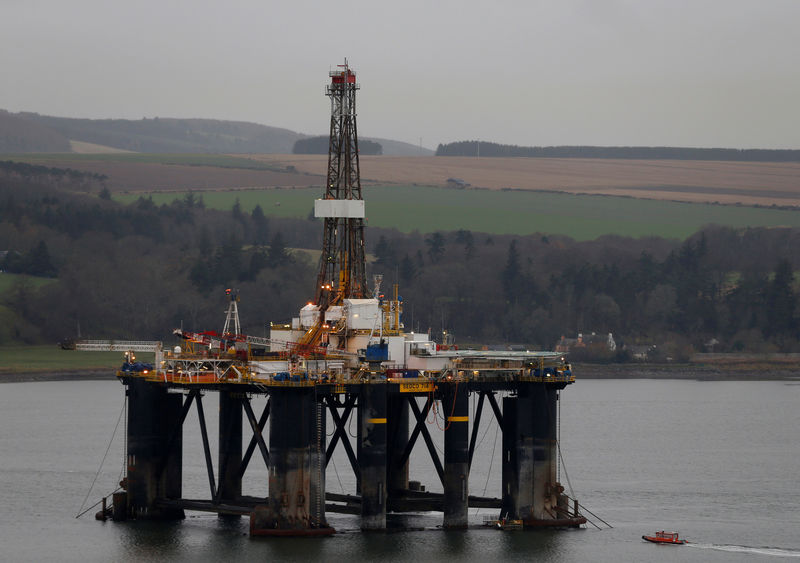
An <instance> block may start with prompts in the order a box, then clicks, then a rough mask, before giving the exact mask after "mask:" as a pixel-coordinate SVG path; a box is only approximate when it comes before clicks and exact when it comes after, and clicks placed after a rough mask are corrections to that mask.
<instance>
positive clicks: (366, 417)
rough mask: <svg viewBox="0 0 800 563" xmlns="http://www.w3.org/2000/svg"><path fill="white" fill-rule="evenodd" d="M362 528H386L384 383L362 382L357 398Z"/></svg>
mask: <svg viewBox="0 0 800 563" xmlns="http://www.w3.org/2000/svg"><path fill="white" fill-rule="evenodd" d="M358 417H359V430H360V432H359V443H358V465H359V467H360V471H361V529H362V530H384V529H386V498H387V491H386V385H379V384H373V383H365V384H363V385H362V386H361V395H360V396H359V398H358Z"/></svg>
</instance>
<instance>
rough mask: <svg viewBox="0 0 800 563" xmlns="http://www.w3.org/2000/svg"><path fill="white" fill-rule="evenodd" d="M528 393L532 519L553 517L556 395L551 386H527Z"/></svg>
mask: <svg viewBox="0 0 800 563" xmlns="http://www.w3.org/2000/svg"><path fill="white" fill-rule="evenodd" d="M525 387H528V388H530V390H531V391H533V393H532V394H531V403H532V405H533V408H532V409H531V418H532V421H531V429H532V435H533V507H532V517H533V519H534V520H539V521H542V520H548V519H552V518H554V517H556V511H555V508H556V506H557V504H558V496H559V495H558V492H557V491H556V490H555V489H556V487H557V483H556V474H557V471H556V470H557V467H558V452H557V447H558V442H557V439H558V436H557V434H556V432H557V424H556V423H557V420H558V403H557V402H556V401H557V400H558V392H557V390H556V389H555V388H554V387H552V386H549V385H548V386H545V385H542V386H535V387H534V385H532V384H528V385H526V386H525Z"/></svg>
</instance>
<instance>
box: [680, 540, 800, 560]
mask: <svg viewBox="0 0 800 563" xmlns="http://www.w3.org/2000/svg"><path fill="white" fill-rule="evenodd" d="M686 546H687V547H696V548H699V549H713V550H715V551H727V552H728V553H752V554H754V555H771V556H772V557H795V558H800V550H796V549H781V548H778V547H750V546H747V545H721V544H714V543H687V544H686Z"/></svg>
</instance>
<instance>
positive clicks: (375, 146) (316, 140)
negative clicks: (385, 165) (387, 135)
mask: <svg viewBox="0 0 800 563" xmlns="http://www.w3.org/2000/svg"><path fill="white" fill-rule="evenodd" d="M329 143H330V138H329V137H327V136H319V137H306V138H304V139H298V140H297V141H295V143H294V147H293V148H292V153H293V154H328V149H329ZM358 153H359V154H383V147H382V146H381V144H380V143H376V142H375V141H369V140H367V139H359V141H358Z"/></svg>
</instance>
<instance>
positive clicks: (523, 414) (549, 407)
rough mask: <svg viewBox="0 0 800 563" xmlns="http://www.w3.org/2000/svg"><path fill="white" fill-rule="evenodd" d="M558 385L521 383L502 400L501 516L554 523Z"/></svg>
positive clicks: (539, 523) (532, 523)
mask: <svg viewBox="0 0 800 563" xmlns="http://www.w3.org/2000/svg"><path fill="white" fill-rule="evenodd" d="M556 401H557V389H556V388H555V387H554V386H549V385H542V384H538V383H528V382H524V383H522V382H521V383H520V384H519V389H518V395H517V397H516V398H513V397H507V398H505V399H504V400H503V505H502V506H503V507H502V511H501V516H504V517H507V518H511V519H521V520H522V521H523V523H524V524H525V525H526V526H543V525H544V526H546V525H553V523H554V522H553V521H554V520H557V519H559V518H560V516H559V514H558V510H557V506H558V496H559V494H558V493H559V485H558V484H557V483H556V467H557V465H556V463H557V451H556V448H557V443H556V421H557V408H558V405H557V402H556Z"/></svg>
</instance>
